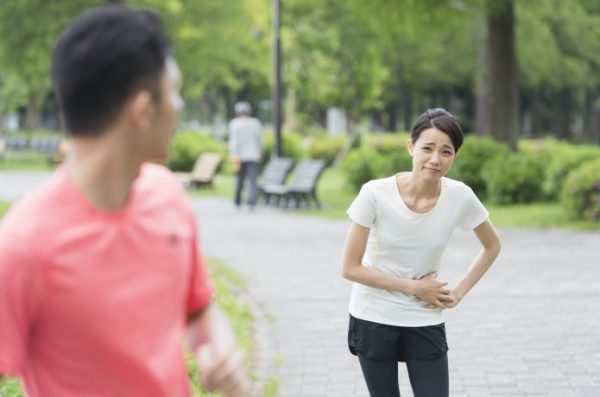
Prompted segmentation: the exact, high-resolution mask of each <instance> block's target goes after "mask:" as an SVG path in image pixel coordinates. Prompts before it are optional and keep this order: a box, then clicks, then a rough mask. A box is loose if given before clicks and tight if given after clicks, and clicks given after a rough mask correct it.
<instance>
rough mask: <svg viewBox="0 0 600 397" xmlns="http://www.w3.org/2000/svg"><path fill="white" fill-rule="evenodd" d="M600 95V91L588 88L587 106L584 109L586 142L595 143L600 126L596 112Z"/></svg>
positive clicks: (586, 93) (586, 94) (586, 92)
mask: <svg viewBox="0 0 600 397" xmlns="http://www.w3.org/2000/svg"><path fill="white" fill-rule="evenodd" d="M599 95H600V89H598V88H597V87H596V88H588V89H587V90H586V91H585V104H584V109H583V135H584V137H585V140H586V141H589V142H595V140H596V135H597V133H598V129H599V128H600V126H599V125H598V117H597V110H596V101H597V100H598V96H599Z"/></svg>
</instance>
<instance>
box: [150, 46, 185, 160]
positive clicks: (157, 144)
mask: <svg viewBox="0 0 600 397" xmlns="http://www.w3.org/2000/svg"><path fill="white" fill-rule="evenodd" d="M180 87H181V72H180V71H179V67H178V66H177V62H175V59H173V58H172V57H169V58H167V60H166V63H165V70H164V72H163V75H162V78H161V81H160V100H159V101H157V102H156V108H155V109H156V111H155V112H154V121H153V126H152V134H151V137H149V139H151V140H152V142H151V148H150V150H151V153H149V154H150V156H151V158H152V159H153V160H164V159H166V158H167V156H168V155H169V148H170V142H171V138H172V137H173V135H174V134H175V131H176V130H177V123H178V121H179V114H180V112H181V110H182V109H183V105H184V103H183V99H182V98H181V95H180V92H179V90H180Z"/></svg>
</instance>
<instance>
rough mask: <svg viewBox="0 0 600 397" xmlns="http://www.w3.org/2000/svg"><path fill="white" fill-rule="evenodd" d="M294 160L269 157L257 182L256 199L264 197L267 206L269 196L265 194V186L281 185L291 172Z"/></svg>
mask: <svg viewBox="0 0 600 397" xmlns="http://www.w3.org/2000/svg"><path fill="white" fill-rule="evenodd" d="M293 165H294V160H292V159H290V158H287V157H271V159H270V160H269V162H268V163H267V165H266V166H265V169H264V170H263V172H262V175H261V178H260V181H259V182H258V199H259V200H260V198H261V197H264V199H265V202H266V203H267V204H268V203H269V199H270V196H269V195H266V194H265V191H264V188H265V186H273V185H283V184H285V181H286V179H287V177H288V175H289V173H290V171H291V170H292V167H293Z"/></svg>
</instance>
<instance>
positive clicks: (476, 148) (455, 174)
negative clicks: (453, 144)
mask: <svg viewBox="0 0 600 397" xmlns="http://www.w3.org/2000/svg"><path fill="white" fill-rule="evenodd" d="M508 154H509V149H508V147H506V146H505V145H503V144H501V143H499V142H496V141H494V140H493V139H491V138H480V137H475V136H467V137H465V140H464V143H463V145H462V147H461V148H460V150H459V151H458V153H457V155H456V159H455V160H454V164H453V165H452V168H451V169H450V173H449V174H448V176H449V177H450V178H454V179H458V180H460V181H463V182H464V183H466V184H467V185H468V186H470V187H471V189H473V191H474V192H475V194H476V195H477V196H478V197H480V198H482V199H483V198H485V197H486V196H487V182H486V178H484V177H483V175H482V170H483V169H484V167H485V165H486V164H487V163H488V162H490V161H493V160H494V159H495V158H497V157H498V156H501V157H504V156H507V155H508Z"/></svg>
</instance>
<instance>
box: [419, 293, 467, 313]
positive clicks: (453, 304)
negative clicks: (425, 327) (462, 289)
mask: <svg viewBox="0 0 600 397" xmlns="http://www.w3.org/2000/svg"><path fill="white" fill-rule="evenodd" d="M448 297H449V298H453V299H452V300H451V301H450V300H449V301H444V302H442V304H443V305H444V309H453V308H455V307H456V306H458V304H459V303H460V301H461V299H462V297H461V296H458V294H457V293H456V291H455V290H451V291H450V293H449V294H448ZM425 307H426V308H427V309H439V307H437V306H435V305H432V304H430V303H429V304H427V305H425Z"/></svg>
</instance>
